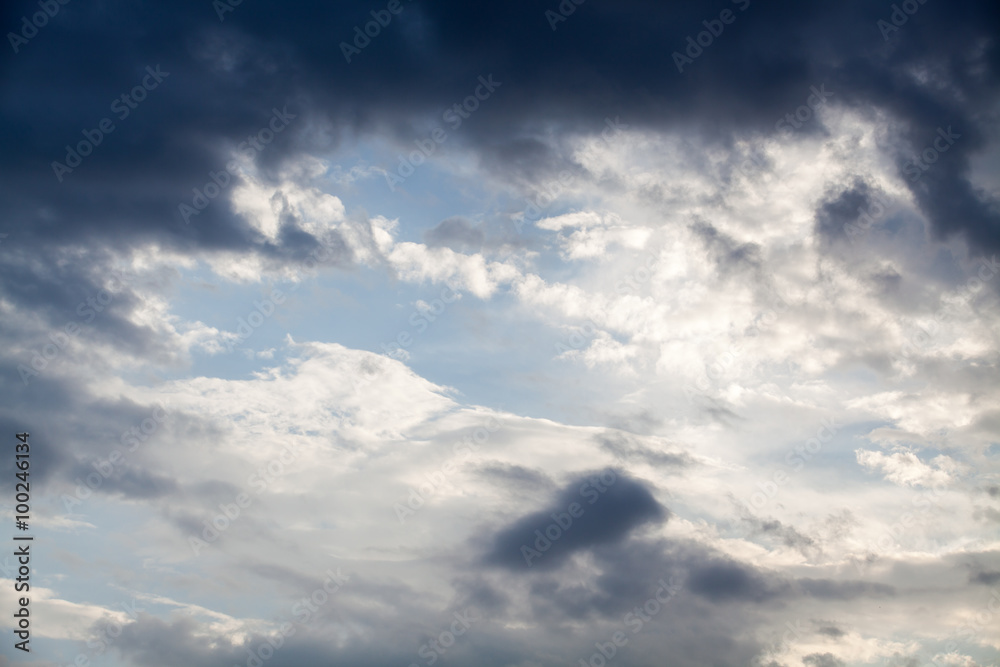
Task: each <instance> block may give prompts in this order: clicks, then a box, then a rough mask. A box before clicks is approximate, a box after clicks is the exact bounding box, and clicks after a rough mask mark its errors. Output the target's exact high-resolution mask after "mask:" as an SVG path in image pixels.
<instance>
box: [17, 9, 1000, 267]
mask: <svg viewBox="0 0 1000 667" xmlns="http://www.w3.org/2000/svg"><path fill="white" fill-rule="evenodd" d="M377 4H378V3H376V4H372V3H362V2H353V3H319V2H307V3H301V4H298V5H296V6H295V8H294V10H293V9H291V8H288V7H285V6H282V5H276V4H272V3H242V4H241V5H239V6H238V7H237V8H236V9H235V10H234V11H233V12H231V13H229V14H226V15H225V20H224V21H220V20H219V18H218V16H217V15H216V12H215V10H214V9H213V7H212V4H211V3H205V2H194V1H192V2H178V3H174V4H171V5H170V6H169V8H167V7H162V6H158V5H150V4H135V3H124V2H110V3H101V4H99V5H87V4H80V5H77V4H75V3H73V4H70V5H66V6H64V7H62V9H61V10H60V13H59V14H58V16H56V17H55V18H54V19H53V20H52V21H51V22H50V23H49V25H47V26H46V27H45V28H44V29H43V30H42V31H40V34H39V35H37V36H36V37H34V38H33V39H32V40H31V42H30V43H29V44H27V45H25V46H23V47H22V49H21V50H20V52H19V53H17V54H13V53H10V52H8V53H7V54H6V56H5V58H4V61H3V64H2V71H0V77H2V81H3V85H4V88H5V90H6V92H7V95H6V96H5V98H4V99H5V101H4V103H3V108H2V119H3V123H2V125H0V134H2V136H3V141H2V145H3V147H4V148H3V152H2V154H0V175H2V176H3V183H4V186H3V189H2V190H0V203H2V204H3V207H4V210H5V212H6V213H7V215H8V220H10V221H11V222H12V224H13V225H14V226H15V227H16V228H19V229H25V230H28V233H30V234H32V235H34V236H35V237H36V238H37V239H39V240H42V239H44V240H46V241H48V242H57V243H69V242H72V240H73V239H86V238H92V237H93V236H99V237H101V238H103V239H105V241H106V242H107V243H109V244H111V245H116V246H119V247H121V246H126V245H128V244H130V243H134V242H135V241H137V240H143V239H146V240H153V239H156V240H159V241H162V242H165V243H168V244H170V245H173V246H175V247H179V248H182V249H183V248H188V249H196V248H206V249H212V248H226V249H233V250H240V251H245V252H259V253H261V254H264V255H266V256H270V255H275V256H281V255H282V252H281V250H280V248H278V247H276V246H275V245H274V244H273V243H271V242H269V241H268V240H266V239H263V238H261V237H260V235H259V234H257V233H256V232H254V231H253V230H251V229H249V228H248V227H247V226H246V225H245V224H244V223H243V222H242V221H241V220H240V219H239V218H238V217H235V216H233V215H232V214H231V213H230V211H229V210H228V208H227V206H226V202H225V201H224V199H225V195H220V196H219V197H218V198H217V199H215V200H214V201H212V202H211V203H210V204H209V206H208V207H207V208H206V209H205V210H204V211H202V212H201V213H200V214H199V215H197V216H196V217H194V218H192V222H191V224H189V225H186V224H184V222H183V221H182V220H181V219H180V217H179V215H178V210H177V209H178V204H179V203H181V202H187V201H190V200H191V198H192V196H193V193H192V189H193V188H200V187H202V186H204V184H205V183H206V182H207V181H208V180H209V172H210V171H215V172H218V171H219V170H222V169H224V166H225V163H226V161H227V160H228V159H229V149H231V148H233V147H235V146H236V145H238V144H239V143H240V142H241V141H245V140H246V138H247V137H248V136H249V135H250V134H251V133H257V132H258V131H259V130H260V129H262V128H264V127H266V126H267V123H268V122H269V119H270V118H271V117H272V115H273V109H275V108H277V109H279V110H281V109H284V108H285V106H286V105H287V107H288V113H289V114H293V115H295V116H296V118H295V119H293V120H290V121H289V125H288V127H287V128H285V129H284V131H283V132H282V133H281V134H279V135H277V137H276V138H275V139H274V141H273V142H272V143H270V144H269V145H267V146H265V147H264V148H263V150H261V151H259V152H257V153H256V156H255V159H257V160H258V161H259V162H260V164H261V165H262V166H263V167H264V169H265V172H267V173H270V174H271V175H272V176H273V174H274V173H275V169H277V168H278V167H279V166H280V164H281V162H282V160H283V159H284V158H286V157H288V156H289V155H293V154H296V153H299V152H302V151H317V152H326V151H329V150H332V149H334V148H336V147H337V146H338V145H339V144H340V142H341V141H343V140H344V139H345V138H348V137H349V136H359V135H368V134H376V133H377V134H378V135H380V136H382V137H389V138H395V139H396V140H397V141H398V142H400V144H405V145H410V146H412V142H413V141H414V140H415V139H419V138H422V137H423V136H424V132H423V131H422V130H419V131H418V127H421V126H422V125H421V122H422V121H423V120H424V119H436V120H437V122H438V124H439V125H441V126H444V125H445V124H446V123H445V122H444V120H443V112H444V111H445V110H446V109H447V108H449V107H451V106H453V105H454V104H457V103H461V102H462V101H463V100H465V99H466V98H468V97H469V96H471V95H474V93H475V90H476V88H477V86H478V85H479V84H478V83H477V82H478V77H479V76H489V75H491V74H492V75H494V76H495V78H496V81H498V82H501V84H500V87H499V88H497V89H496V90H495V92H493V93H492V94H491V96H490V98H489V99H488V100H486V101H484V102H483V103H482V105H481V107H480V108H479V109H477V110H476V111H474V112H472V113H471V114H470V117H469V118H468V119H466V120H464V121H463V123H462V125H461V127H460V128H457V129H455V130H454V131H453V132H452V137H453V139H452V138H451V137H450V140H451V143H450V144H448V148H449V149H450V148H451V147H452V146H454V145H457V144H464V145H466V146H467V147H470V148H472V149H473V150H475V151H477V152H478V154H479V155H481V156H482V157H483V159H484V160H486V161H487V164H486V166H487V167H489V168H491V169H494V170H495V171H496V172H497V173H498V174H505V175H507V176H508V177H509V178H512V179H515V180H519V181H529V180H531V181H534V180H537V179H538V178H539V176H540V175H543V174H545V173H548V172H552V171H553V170H555V169H557V168H560V167H562V166H564V164H563V163H564V162H565V157H564V156H563V155H561V154H560V150H561V149H559V147H558V146H557V145H554V144H553V143H552V142H551V141H548V140H547V139H545V137H546V136H549V133H550V131H551V130H556V131H557V134H562V135H564V136H567V135H572V134H578V133H598V132H600V131H601V130H602V129H604V119H605V118H606V117H610V116H616V115H620V116H621V117H622V118H623V120H624V121H625V122H627V123H628V124H629V125H630V126H631V127H632V128H637V129H641V128H654V129H690V130H694V131H695V132H698V133H699V134H701V135H703V136H704V137H705V138H706V139H708V140H710V141H714V142H718V143H719V144H721V145H722V146H724V147H725V146H728V145H729V143H730V141H731V140H732V139H733V138H734V137H735V136H737V135H740V134H743V133H747V132H750V133H763V134H770V133H773V132H775V124H776V121H777V120H779V119H781V118H782V117H784V116H785V115H786V114H787V113H788V112H790V111H795V110H796V109H797V108H798V107H799V106H800V105H802V104H803V103H804V101H805V100H806V98H807V97H808V95H809V92H810V86H814V85H820V84H823V83H826V84H827V85H828V87H829V90H830V91H832V92H833V93H834V97H833V98H832V101H831V103H835V104H840V105H849V106H853V107H857V108H859V109H861V110H864V111H866V112H867V111H869V110H873V109H880V110H884V111H886V112H888V113H890V114H892V115H893V116H894V117H895V118H897V119H898V121H899V124H900V126H901V127H903V128H904V129H903V131H902V134H901V136H900V141H901V143H900V144H899V146H898V147H897V150H898V158H899V161H900V169H901V171H902V170H903V169H905V168H906V162H907V160H908V159H909V158H910V157H912V156H914V155H917V154H921V153H922V152H923V151H924V150H925V148H926V147H927V146H928V145H930V146H933V142H934V140H935V137H936V136H937V129H938V127H945V128H947V127H949V126H950V127H953V128H954V129H955V132H957V133H959V134H960V135H961V138H960V139H956V140H955V141H954V143H953V144H950V145H949V148H948V151H947V152H943V153H941V154H940V157H939V158H938V159H937V161H936V162H935V163H934V164H932V165H930V168H929V169H928V170H927V171H924V172H921V173H922V176H921V178H920V179H918V180H915V181H913V182H911V183H910V187H911V188H912V189H913V191H914V194H915V196H916V197H917V199H918V201H919V202H920V204H921V206H922V207H923V208H924V210H925V211H926V212H927V213H928V215H930V216H931V218H932V220H933V221H934V224H935V229H936V230H937V231H938V232H939V233H940V234H942V235H947V234H949V233H952V232H956V231H963V232H966V233H967V234H969V235H970V237H971V238H972V240H973V241H974V242H975V243H976V244H978V245H980V246H982V247H984V248H993V249H996V248H997V247H1000V226H998V224H997V213H996V210H995V209H994V208H993V203H991V202H989V201H986V200H984V199H983V195H982V194H980V193H978V192H976V191H975V189H974V188H973V187H972V185H971V184H970V182H969V180H968V175H969V158H970V156H971V155H972V154H973V153H974V152H976V151H979V150H981V149H982V148H983V147H984V146H985V143H986V132H985V126H986V125H985V124H986V123H987V122H988V120H987V119H986V118H985V117H983V116H981V114H980V111H979V110H980V109H984V108H988V107H989V106H990V104H991V103H992V102H995V99H996V92H997V86H996V83H997V71H998V63H1000V50H998V49H1000V45H998V43H997V41H996V40H995V39H992V41H990V38H991V37H993V30H992V28H991V26H994V25H996V24H997V18H998V12H1000V9H998V8H997V6H996V5H995V4H994V3H982V2H971V1H965V2H957V3H947V4H945V3H927V4H923V5H920V10H919V12H918V13H917V14H916V15H915V16H913V17H912V18H911V19H910V20H909V21H908V22H907V24H906V25H905V26H904V27H903V28H902V29H901V30H900V31H898V32H896V33H892V34H891V35H889V37H888V39H884V38H883V34H882V33H881V32H880V30H879V28H878V26H877V21H878V20H880V19H886V18H888V16H889V14H890V12H891V8H890V6H889V5H888V4H882V3H869V2H861V1H860V0H858V1H856V2H846V3H837V4H835V5H825V4H803V3H793V2H778V3H756V2H750V3H746V9H745V11H741V10H740V7H742V6H744V3H743V2H741V3H739V4H732V3H721V2H720V3H718V4H717V5H716V6H708V5H705V4H704V3H696V2H693V1H690V2H684V3H668V4H663V3H656V2H651V1H649V0H632V1H631V2H624V3H614V4H604V3H587V4H586V5H581V6H580V7H578V8H577V10H576V11H575V12H574V13H573V14H572V16H570V17H569V19H568V20H567V21H566V22H564V23H560V24H558V25H557V29H556V30H555V31H553V30H552V28H551V26H550V24H549V22H548V20H547V19H546V18H545V14H544V11H545V9H546V7H545V6H544V5H540V4H538V3H534V2H510V3H486V4H483V3H471V4H470V3H460V2H454V1H449V2H435V3H420V2H412V3H411V2H405V3H403V5H402V7H403V9H402V11H401V13H400V14H399V15H398V16H396V17H394V19H393V20H392V22H391V23H390V24H389V25H388V26H386V27H385V28H382V29H381V32H380V34H379V35H378V36H377V37H375V38H373V39H372V40H371V43H370V44H369V45H368V46H366V47H365V48H364V49H363V50H362V51H361V53H359V54H355V55H353V57H352V61H351V62H350V63H349V64H348V63H347V62H346V60H345V57H344V54H343V53H342V50H341V47H340V43H341V42H343V41H350V40H352V39H353V36H354V27H355V26H358V25H362V24H364V23H365V22H366V21H370V20H371V16H370V14H369V12H370V11H371V10H374V9H379V8H380V6H381V5H379V6H376V5H377ZM35 6H36V5H35V3H33V2H17V3H12V4H9V5H8V6H7V9H6V11H5V12H4V13H3V16H2V17H0V18H2V22H3V23H4V25H6V26H9V27H11V28H13V27H15V26H17V24H18V23H19V20H20V17H21V16H22V15H24V14H25V13H30V12H31V11H32V10H33V9H34V8H35ZM726 8H728V9H731V10H733V11H734V12H735V13H736V16H737V19H736V21H735V23H733V24H731V25H728V26H726V28H725V30H724V32H723V33H722V34H721V35H719V36H718V37H716V38H715V39H714V41H713V43H712V44H711V45H710V46H708V47H706V48H705V49H704V53H703V54H701V55H699V56H697V58H696V60H695V61H694V62H693V64H691V65H689V66H687V67H686V69H685V71H684V73H683V74H680V73H678V71H677V68H676V66H675V62H674V58H673V56H672V54H673V53H674V52H675V51H683V50H684V49H685V48H686V46H687V38H688V36H692V35H696V34H697V33H698V32H699V31H701V30H704V26H703V25H702V21H705V20H711V19H714V18H715V17H717V16H718V14H719V12H720V11H721V10H722V9H726ZM156 66H160V67H162V70H163V71H164V72H169V75H168V76H166V77H165V78H163V79H162V82H160V83H158V85H157V87H156V88H155V89H153V90H150V91H149V92H148V94H147V96H146V98H145V99H144V100H143V101H142V102H140V103H138V104H137V105H136V108H134V109H130V113H129V115H128V116H127V117H125V118H121V119H119V118H118V114H117V113H116V112H113V111H112V102H113V100H114V99H115V98H118V97H120V96H121V95H122V94H125V93H127V92H128V91H130V90H131V89H132V88H133V87H134V86H136V85H139V84H140V83H141V82H142V81H143V79H144V77H145V76H146V72H147V70H146V68H147V67H156ZM919 68H923V69H925V70H927V71H928V77H925V78H924V79H921V78H920V77H912V76H909V74H906V72H909V71H913V70H914V69H919ZM944 81H947V82H948V86H943V85H940V84H941V83H943V82H944ZM105 117H108V118H110V119H111V120H112V121H113V122H114V123H115V129H114V130H113V132H111V133H110V134H107V135H105V136H104V138H103V140H102V142H101V144H100V145H98V146H97V147H96V148H95V149H94V151H93V154H92V155H90V156H88V157H86V158H84V160H83V163H82V164H81V165H80V166H79V167H78V168H76V169H75V170H74V172H73V173H72V174H68V175H65V177H64V180H63V182H62V183H59V182H58V181H57V180H56V177H55V176H54V174H53V170H52V166H51V163H52V161H54V160H60V161H61V160H63V159H64V155H65V152H66V151H65V148H64V147H65V146H66V145H67V144H72V143H75V142H78V141H80V140H82V139H83V135H82V134H81V133H82V131H84V130H88V131H92V130H93V129H94V128H95V127H98V124H99V122H100V120H101V119H102V118H105ZM557 143H558V142H557ZM442 150H445V149H444V148H442ZM229 187H231V186H229Z"/></svg>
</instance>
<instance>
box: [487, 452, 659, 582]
mask: <svg viewBox="0 0 1000 667" xmlns="http://www.w3.org/2000/svg"><path fill="white" fill-rule="evenodd" d="M553 515H555V516H556V517H558V518H554V516H553ZM669 516H670V513H669V511H667V510H666V509H665V508H663V507H662V506H661V505H660V504H659V503H658V502H657V501H656V499H655V498H654V497H653V495H652V494H651V493H650V492H649V490H648V489H647V487H646V486H645V484H643V483H642V482H639V481H637V480H634V479H631V478H630V477H627V476H625V475H624V474H623V473H621V472H620V471H617V472H616V471H611V470H607V471H604V472H601V473H596V474H593V475H588V476H583V477H580V478H578V479H576V480H574V481H573V482H571V483H570V484H569V485H568V486H567V487H566V488H565V489H564V490H563V491H562V492H561V493H560V494H559V496H558V498H557V499H556V500H555V502H553V503H552V504H551V505H550V506H549V507H548V508H546V509H544V510H542V511H539V512H534V513H532V514H529V515H527V516H525V517H522V518H521V519H518V520H517V521H515V522H514V523H513V524H512V525H510V526H508V527H506V528H503V529H501V530H500V531H499V532H498V533H497V535H496V536H495V538H494V540H493V545H492V547H491V548H490V550H489V552H488V553H487V555H486V557H485V559H484V561H485V563H487V564H490V565H499V566H503V567H506V568H509V569H512V570H516V571H527V570H528V569H529V568H531V567H534V568H535V569H539V568H541V569H548V568H552V567H556V566H558V565H560V564H562V563H563V562H564V561H565V560H566V559H567V558H568V557H569V556H571V555H572V554H574V553H576V552H578V551H581V550H585V549H589V548H592V547H595V546H597V545H600V544H606V543H609V542H618V541H620V540H622V539H624V538H626V537H627V536H628V534H629V533H630V532H631V531H632V530H633V529H635V528H638V527H639V526H641V525H643V524H646V523H649V522H653V521H663V520H665V519H667V518H668V517H669ZM552 526H555V528H552ZM536 531H539V532H541V533H542V536H541V537H539V534H538V532H536ZM546 534H548V536H546ZM546 543H548V544H549V546H545V544H546ZM526 550H527V551H526ZM535 554H537V555H535Z"/></svg>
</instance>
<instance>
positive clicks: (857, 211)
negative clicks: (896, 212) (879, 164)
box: [816, 177, 885, 243]
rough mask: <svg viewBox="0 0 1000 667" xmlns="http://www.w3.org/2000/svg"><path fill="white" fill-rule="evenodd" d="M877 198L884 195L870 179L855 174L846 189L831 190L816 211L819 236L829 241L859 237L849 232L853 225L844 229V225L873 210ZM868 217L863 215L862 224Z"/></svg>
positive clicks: (882, 198)
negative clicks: (865, 217)
mask: <svg viewBox="0 0 1000 667" xmlns="http://www.w3.org/2000/svg"><path fill="white" fill-rule="evenodd" d="M876 198H877V199H878V200H879V201H883V200H884V199H885V198H884V195H882V193H880V192H878V191H877V189H876V188H875V187H873V186H872V184H871V183H870V182H869V181H868V180H866V179H864V178H861V177H855V178H854V180H853V182H852V183H851V184H850V185H849V186H848V187H846V188H844V189H841V190H834V191H833V192H830V193H828V194H827V197H826V199H825V200H824V201H823V202H822V203H821V204H820V205H819V208H818V209H817V211H816V234H817V236H819V237H820V239H822V240H823V241H824V242H826V243H836V242H841V243H844V242H848V241H850V240H852V239H853V238H856V237H852V236H851V235H850V233H851V231H853V228H848V229H847V230H845V227H847V226H848V225H853V224H855V223H858V220H859V218H863V216H864V215H865V213H866V212H868V211H870V210H872V208H873V207H872V203H873V200H874V199H876ZM867 221H868V220H867V219H863V220H862V224H864V223H865V222H867ZM870 224H871V223H869V225H868V226H869V227H870ZM849 230H850V231H849Z"/></svg>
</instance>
